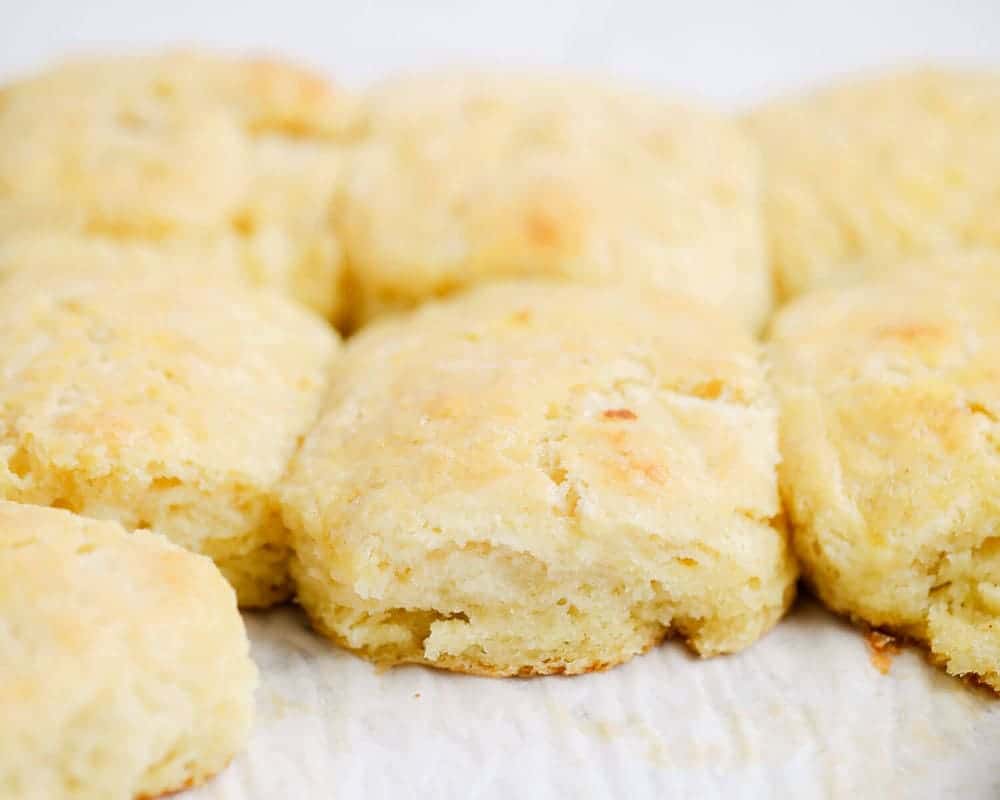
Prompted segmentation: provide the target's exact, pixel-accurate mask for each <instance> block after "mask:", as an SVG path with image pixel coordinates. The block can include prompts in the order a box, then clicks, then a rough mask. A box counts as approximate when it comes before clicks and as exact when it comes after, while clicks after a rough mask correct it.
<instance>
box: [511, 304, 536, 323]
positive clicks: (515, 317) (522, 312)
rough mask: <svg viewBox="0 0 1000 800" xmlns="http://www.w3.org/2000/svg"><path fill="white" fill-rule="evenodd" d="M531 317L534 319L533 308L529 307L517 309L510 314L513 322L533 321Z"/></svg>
mask: <svg viewBox="0 0 1000 800" xmlns="http://www.w3.org/2000/svg"><path fill="white" fill-rule="evenodd" d="M531 319H532V314H531V309H529V308H521V309H518V310H517V311H515V312H514V313H513V314H511V315H510V321H511V322H516V323H520V324H522V325H523V324H526V323H528V322H531Z"/></svg>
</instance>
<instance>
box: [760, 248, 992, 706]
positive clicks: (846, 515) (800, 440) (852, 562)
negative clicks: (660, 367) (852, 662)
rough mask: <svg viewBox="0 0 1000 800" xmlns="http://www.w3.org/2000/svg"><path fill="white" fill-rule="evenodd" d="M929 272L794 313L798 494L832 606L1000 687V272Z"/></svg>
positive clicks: (790, 489)
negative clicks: (914, 642)
mask: <svg viewBox="0 0 1000 800" xmlns="http://www.w3.org/2000/svg"><path fill="white" fill-rule="evenodd" d="M994 258H995V259H996V258H997V256H994ZM915 274H917V275H918V276H919V278H918V279H917V280H912V279H911V278H910V277H908V276H907V275H906V274H905V273H902V274H896V275H894V276H893V275H890V276H889V277H886V278H884V279H882V280H878V281H873V282H872V283H870V284H866V285H863V286H857V287H853V288H847V289H837V290H833V289H831V290H824V291H818V292H815V293H813V294H811V295H809V296H807V297H804V298H801V299H800V300H798V301H796V302H795V303H793V304H792V305H790V306H788V307H787V308H786V309H784V310H783V311H782V312H780V313H779V315H778V317H777V318H776V320H775V322H774V324H773V331H772V344H771V347H772V352H773V359H774V376H775V383H776V386H777V391H778V395H779V399H780V401H781V406H782V417H781V446H782V457H783V460H782V465H781V470H780V474H781V483H782V492H783V494H784V496H785V501H786V508H787V510H788V513H789V515H790V521H791V526H792V530H793V539H794V546H795V550H796V552H797V554H798V557H799V560H800V562H801V564H802V568H803V572H804V574H805V576H806V577H807V579H808V580H809V581H810V582H811V584H812V585H813V586H814V587H815V589H816V591H817V592H818V594H819V595H820V597H821V598H822V599H823V600H824V601H825V602H826V604H827V605H829V606H830V607H831V608H833V609H834V610H835V611H838V612H841V613H845V614H848V615H850V616H852V617H853V618H855V619H856V620H861V621H864V622H865V623H868V624H869V625H873V626H876V627H881V628H885V629H888V630H890V631H893V632H896V633H900V634H903V635H905V636H909V637H912V638H915V639H918V640H921V641H924V642H926V643H927V644H928V646H929V648H930V650H931V652H932V653H933V654H935V655H936V656H937V657H938V658H940V659H941V660H942V661H943V662H944V663H945V665H946V667H947V669H948V671H949V672H951V673H953V674H960V675H964V674H974V675H977V676H979V677H980V678H981V679H982V680H984V681H985V682H986V683H988V684H989V685H990V686H992V687H994V688H995V689H1000V669H998V665H1000V602H998V600H1000V524H998V520H1000V513H998V512H1000V505H998V503H1000V501H998V497H1000V457H998V452H1000V449H998V444H1000V424H998V420H1000V372H998V371H997V366H996V365H997V359H998V357H1000V314H998V311H997V309H998V308H1000V291H998V289H1000V281H998V280H997V277H996V276H997V275H1000V273H998V272H996V271H995V270H994V272H993V274H992V276H988V275H985V274H976V273H970V274H967V275H965V276H962V275H960V274H959V273H958V272H954V273H950V274H945V275H943V276H942V277H940V278H939V279H938V280H936V281H935V280H932V279H931V278H930V277H929V275H930V273H929V272H927V271H926V270H921V269H918V270H917V271H916V273H915Z"/></svg>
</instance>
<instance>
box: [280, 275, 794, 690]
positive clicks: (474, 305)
mask: <svg viewBox="0 0 1000 800" xmlns="http://www.w3.org/2000/svg"><path fill="white" fill-rule="evenodd" d="M777 461H778V449H777V422H776V411H775V407H774V404H773V402H772V396H771V393H770V390H769V388H768V386H767V384H766V381H765V379H764V373H763V370H762V368H761V365H760V364H759V363H758V360H757V350H756V346H755V344H754V343H753V341H752V340H751V338H750V337H749V335H748V334H746V333H745V332H744V331H743V330H742V329H741V328H740V327H739V326H736V325H732V326H731V325H730V324H729V323H728V321H726V320H724V319H721V318H720V319H716V317H715V316H714V314H713V313H710V312H709V311H706V310H705V309H703V308H702V307H701V306H699V305H696V304H694V303H693V301H691V300H689V299H686V298H681V297H680V296H678V297H669V296H666V297H665V296H660V295H658V294H657V293H650V292H646V293H645V296H644V295H642V294H640V293H639V292H636V291H634V290H631V289H626V288H623V287H619V288H601V287H583V286H574V285H569V284H555V285H542V284H532V283H527V284H523V285H522V284H517V283H514V284H510V285H501V284H495V285H487V286H483V287H479V288H478V289H474V290H471V292H470V293H469V294H467V295H463V296H460V297H458V298H456V299H454V300H452V301H450V302H442V303H434V304H430V305H428V306H427V307H426V308H424V309H421V310H420V311H417V312H415V313H414V315H413V316H412V317H409V318H400V319H398V320H395V319H393V320H388V321H385V322H382V323H378V324H376V325H373V326H371V327H370V328H369V329H367V330H366V331H363V332H362V333H361V334H359V335H358V336H357V337H355V338H354V339H353V340H351V341H350V342H349V343H348V345H347V347H346V348H345V352H344V354H343V356H342V358H341V359H340V360H338V363H337V365H336V367H335V370H334V378H333V381H332V389H331V394H330V396H329V398H328V405H327V406H326V407H325V411H324V412H323V413H322V414H321V416H320V420H319V422H318V424H317V425H316V427H315V428H314V429H313V430H312V431H311V432H310V434H309V435H308V436H307V438H306V441H305V443H304V444H303V446H302V448H301V450H300V451H299V453H298V454H297V456H296V458H295V459H294V460H293V465H292V467H291V468H290V470H289V476H288V478H287V479H286V482H285V484H284V489H283V491H282V504H283V515H284V519H285V521H286V524H287V525H288V528H289V530H290V532H291V536H292V542H293V550H294V552H295V555H294V556H293V565H292V573H293V577H294V578H295V581H296V586H297V591H298V598H299V602H300V603H301V604H302V605H303V607H304V608H305V609H306V611H307V612H308V613H309V614H310V616H311V617H312V619H313V621H314V624H315V625H316V627H317V628H318V629H319V630H320V631H322V632H324V633H326V634H327V635H329V636H330V637H332V638H333V639H334V640H336V641H338V642H340V643H342V644H344V645H346V646H347V647H349V648H351V649H353V650H356V651H358V652H360V653H362V654H363V655H365V656H367V657H368V658H370V659H372V660H374V661H376V662H380V663H383V664H396V663H402V662H419V663H424V664H430V665H432V666H436V667H443V668H446V669H451V670H456V671H461V672H472V673H482V674H487V675H526V674H545V673H558V672H565V673H580V672H587V671H590V670H596V669H603V668H605V667H609V666H612V665H614V664H618V663H621V662H624V661H627V660H628V659H629V658H631V657H632V656H633V655H635V654H637V653H640V652H642V651H644V650H646V649H647V648H648V647H650V646H651V645H653V644H654V643H656V642H658V641H659V640H661V639H662V638H663V637H664V636H665V635H666V634H668V633H672V634H676V635H678V636H680V637H681V638H683V639H684V640H686V641H687V643H688V644H689V645H690V646H691V647H692V648H693V649H694V650H695V651H696V652H698V653H699V654H701V655H703V656H710V655H714V654H718V653H727V652H732V651H735V650H739V649H740V648H743V647H746V646H747V645H749V644H750V643H752V642H753V641H754V640H756V639H757V638H758V637H759V636H761V635H762V634H763V633H764V632H765V631H766V630H768V629H769V628H770V627H771V626H772V625H773V624H774V623H775V622H776V621H777V620H778V618H779V617H780V616H781V614H782V612H783V611H784V610H785V608H786V607H787V605H788V603H789V602H790V600H791V597H792V594H793V591H794V583H795V576H796V571H795V567H794V564H793V562H792V559H791V558H790V554H789V548H788V546H787V542H786V538H785V533H784V529H783V525H782V522H781V519H780V516H779V502H778V487H777V474H776V469H775V467H776V463H777Z"/></svg>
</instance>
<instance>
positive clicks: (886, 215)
mask: <svg viewBox="0 0 1000 800" xmlns="http://www.w3.org/2000/svg"><path fill="white" fill-rule="evenodd" d="M747 128H748V130H749V131H750V133H751V134H752V135H753V136H754V138H755V139H756V141H757V142H758V143H759V144H760V146H761V150H762V153H763V156H764V165H765V187H766V189H765V210H766V219H767V224H768V228H769V236H770V240H771V251H772V257H773V261H774V270H775V279H776V282H777V286H778V293H779V295H780V297H781V298H782V299H788V298H791V297H794V296H796V295H798V294H801V293H803V292H806V291H810V290H812V289H814V288H816V287H817V286H821V285H823V284H824V283H825V282H827V281H829V280H830V277H831V274H833V273H836V272H837V271H838V270H840V269H842V265H844V264H850V265H853V267H854V268H855V270H857V271H858V272H859V273H860V274H862V275H863V274H866V273H868V272H869V271H870V272H877V271H878V270H879V269H880V267H881V265H883V264H886V263H891V262H893V261H898V260H900V259H905V258H920V257H921V256H923V255H925V254H929V253H931V252H933V251H935V250H939V249H949V248H956V247H959V248H960V247H971V246H985V247H994V248H1000V73H995V72H993V73H991V72H986V71H974V70H961V69H929V68H924V69H916V70H909V71H900V72H894V73H890V74H885V75H881V76H876V77H866V78H857V79H853V80H848V81H845V82H841V83H838V84H835V85H832V86H828V87H825V88H823V89H820V90H818V91H814V92H812V93H810V94H807V95H805V96H802V97H796V98H789V99H781V100H778V101H775V102H772V103H770V104H767V105H765V106H764V107H763V108H761V109H759V110H757V111H755V112H753V113H752V114H751V115H750V116H749V118H748V120H747Z"/></svg>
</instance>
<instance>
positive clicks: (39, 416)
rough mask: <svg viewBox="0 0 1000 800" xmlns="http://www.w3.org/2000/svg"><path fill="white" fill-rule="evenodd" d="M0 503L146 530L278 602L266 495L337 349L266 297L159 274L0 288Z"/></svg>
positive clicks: (241, 589) (72, 275) (23, 277)
mask: <svg viewBox="0 0 1000 800" xmlns="http://www.w3.org/2000/svg"><path fill="white" fill-rule="evenodd" d="M0 319H3V321H4V324H3V325H2V326H0V497H3V498H5V499H9V500H16V501H19V502H26V503H35V504H39V505H50V506H58V507H61V508H67V509H70V510H72V511H75V512H77V513H79V514H82V515H85V516H91V517H99V518H108V519H115V520H118V521H120V522H121V523H122V524H123V525H125V527H127V528H130V529H132V528H153V529H155V530H157V531H159V532H161V533H164V534H166V535H167V536H168V537H170V538H171V539H173V540H174V541H175V542H177V543H179V544H182V545H184V546H185V547H188V548H189V549H192V550H194V551H196V552H199V553H203V554H206V555H208V556H211V557H212V558H213V559H214V560H215V561H216V563H217V564H218V565H219V567H220V568H221V569H222V571H223V573H224V574H225V575H226V577H227V578H229V580H230V581H231V582H232V583H233V585H234V586H235V587H236V589H237V592H238V595H239V599H240V603H241V604H243V605H249V606H263V605H268V604H270V603H273V602H275V601H277V600H280V599H283V598H284V597H286V596H287V594H288V591H289V587H288V581H287V574H286V558H287V546H286V541H285V530H284V528H283V526H282V525H281V521H280V519H279V517H278V513H277V509H276V505H275V500H274V496H273V491H274V487H275V484H276V483H277V481H278V480H279V478H280V477H281V475H282V473H283V472H284V470H285V468H286V465H287V463H288V460H289V458H290V457H291V455H292V452H293V451H294V449H295V447H296V446H297V444H298V441H299V437H300V436H301V435H302V434H303V433H304V431H305V430H306V428H307V427H308V426H309V425H310V423H311V422H312V421H313V418H314V416H315V414H316V412H317V410H318V407H319V404H320V400H321V395H322V393H323V391H324V387H325V385H326V377H327V370H328V367H329V365H330V361H331V358H332V357H333V354H334V352H335V349H336V347H337V341H336V334H334V333H333V331H332V330H331V329H330V328H329V327H328V326H327V325H326V324H325V323H324V322H323V321H322V320H321V319H319V318H317V317H314V316H313V315H312V314H311V313H310V312H308V311H306V310H304V309H301V308H299V307H297V306H296V305H294V304H293V303H291V301H288V300H285V299H284V298H282V297H280V296H278V295H277V294H274V293H271V292H265V291H260V290H253V289H249V288H246V287H241V286H233V285H215V284H213V283H212V282H211V281H207V280H206V281H202V282H201V283H195V282H191V283H188V284H186V285H175V283H174V281H173V279H172V277H171V275H170V273H169V271H154V272H149V271H145V272H137V273H136V274H134V275H133V276H132V278H131V279H128V280H126V279H123V278H122V276H121V274H120V273H119V272H118V271H117V270H112V271H110V272H107V273H102V272H100V271H95V272H87V273H86V274H80V273H76V272H72V271H68V272H64V273H59V272H55V271H50V272H46V273H45V275H39V274H38V273H36V272H34V271H32V270H27V271H19V272H15V273H14V274H13V275H12V276H10V277H9V278H7V279H6V280H3V281H0Z"/></svg>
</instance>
